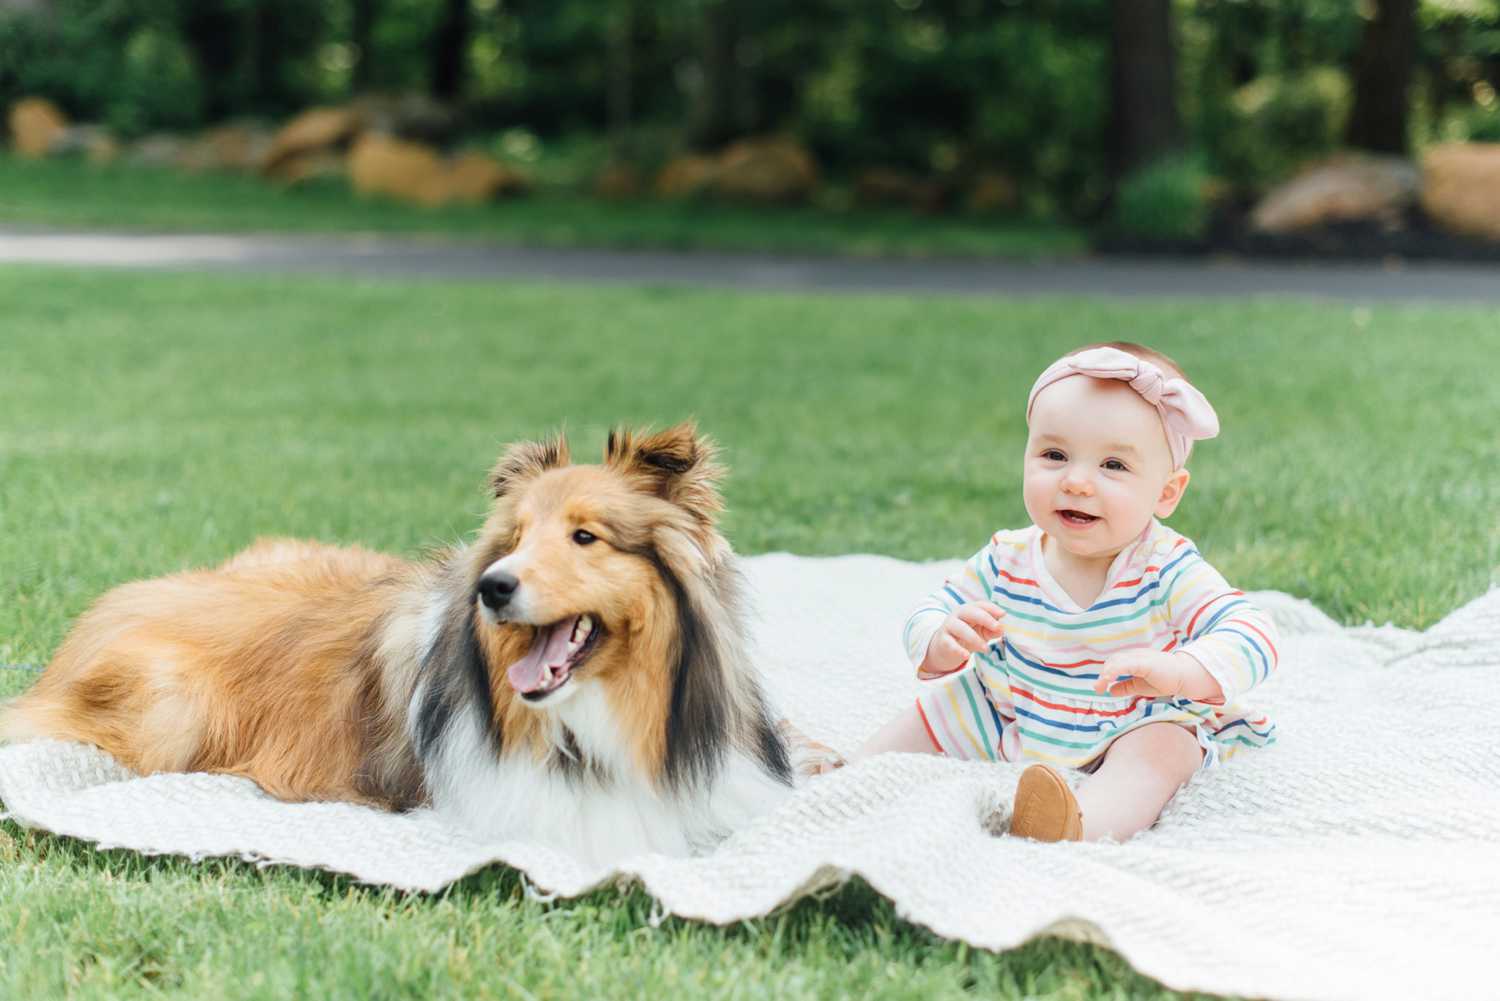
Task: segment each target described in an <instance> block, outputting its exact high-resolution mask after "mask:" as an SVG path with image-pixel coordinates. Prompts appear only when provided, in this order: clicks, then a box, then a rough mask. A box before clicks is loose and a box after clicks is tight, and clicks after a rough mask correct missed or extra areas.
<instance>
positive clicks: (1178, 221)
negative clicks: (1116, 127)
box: [1114, 155, 1209, 240]
mask: <svg viewBox="0 0 1500 1001" xmlns="http://www.w3.org/2000/svg"><path fill="white" fill-rule="evenodd" d="M1208 187H1209V177H1208V172H1207V171H1206V170H1205V169H1204V166H1203V158H1202V157H1200V156H1191V155H1178V156H1169V157H1165V158H1163V159H1161V160H1157V161H1156V162H1154V163H1151V164H1148V165H1147V166H1145V167H1142V168H1140V169H1139V170H1137V171H1136V172H1135V173H1133V174H1131V175H1130V176H1129V177H1127V178H1126V179H1125V180H1124V181H1123V182H1121V184H1120V187H1119V190H1118V191H1117V192H1116V193H1115V220H1114V221H1115V228H1116V230H1117V231H1119V232H1120V233H1124V234H1128V235H1130V236H1141V237H1147V238H1149V239H1157V240H1192V239H1197V238H1198V237H1201V236H1202V235H1203V232H1204V230H1205V229H1206V228H1207V225H1208Z"/></svg>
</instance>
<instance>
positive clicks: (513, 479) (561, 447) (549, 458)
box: [490, 431, 569, 497]
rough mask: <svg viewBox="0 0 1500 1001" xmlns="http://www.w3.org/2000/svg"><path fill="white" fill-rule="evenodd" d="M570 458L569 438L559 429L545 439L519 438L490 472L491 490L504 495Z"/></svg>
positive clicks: (566, 462) (563, 464)
mask: <svg viewBox="0 0 1500 1001" xmlns="http://www.w3.org/2000/svg"><path fill="white" fill-rule="evenodd" d="M568 461H569V456H568V439H567V436H565V435H564V434H563V433H562V432H560V431H559V432H558V433H557V434H556V435H554V436H553V437H551V438H545V439H543V440H542V441H518V442H516V443H515V444H514V445H512V446H511V447H510V448H508V449H506V450H505V454H504V455H502V456H500V461H499V462H497V463H495V468H494V469H493V470H492V471H491V472H490V490H491V491H493V492H494V495H495V496H496V497H503V496H505V494H507V493H508V492H510V491H511V490H514V489H515V488H516V487H518V486H520V485H521V484H522V483H525V482H526V481H527V480H530V479H534V478H535V477H537V476H540V475H541V474H542V473H544V472H546V471H547V470H549V469H555V468H557V467H558V466H566V465H567V464H568Z"/></svg>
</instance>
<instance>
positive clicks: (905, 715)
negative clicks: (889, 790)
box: [849, 702, 943, 761]
mask: <svg viewBox="0 0 1500 1001" xmlns="http://www.w3.org/2000/svg"><path fill="white" fill-rule="evenodd" d="M887 751H905V752H906V753H908V754H941V753H943V752H942V751H941V750H939V749H938V747H937V745H935V744H934V743H933V742H932V738H931V737H930V736H928V734H927V724H926V723H924V722H922V714H921V713H920V712H918V711H917V705H916V703H915V702H914V703H912V704H911V705H909V706H907V707H906V708H905V709H903V710H901V712H899V713H897V714H896V716H895V717H894V718H893V719H892V720H891V721H890V722H889V723H887V724H886V725H885V726H883V727H881V728H880V729H879V730H876V731H875V735H874V736H872V737H871V738H870V739H869V740H867V741H865V742H864V745H863V746H861V747H860V749H859V750H857V751H855V752H854V755H853V756H852V757H851V758H850V759H849V760H850V761H863V760H865V759H866V758H871V757H874V756H875V755H877V754H884V753H885V752H887Z"/></svg>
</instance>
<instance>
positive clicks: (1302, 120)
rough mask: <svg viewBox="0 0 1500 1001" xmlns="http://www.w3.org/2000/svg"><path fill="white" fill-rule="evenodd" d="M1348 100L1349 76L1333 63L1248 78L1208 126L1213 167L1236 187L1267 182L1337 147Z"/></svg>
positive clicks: (1262, 185) (1253, 186)
mask: <svg viewBox="0 0 1500 1001" xmlns="http://www.w3.org/2000/svg"><path fill="white" fill-rule="evenodd" d="M1349 101H1350V95H1349V82H1348V80H1347V79H1346V78H1345V77H1344V75H1343V74H1342V73H1340V72H1339V71H1338V70H1334V69H1328V68H1323V69H1317V70H1311V71H1309V72H1306V73H1301V74H1298V75H1295V76H1265V77H1261V78H1260V79H1258V80H1253V81H1251V82H1250V83H1247V84H1246V85H1245V86H1243V87H1241V88H1240V89H1239V90H1238V91H1236V92H1235V94H1234V97H1233V98H1232V99H1231V101H1230V102H1229V105H1228V107H1227V108H1225V109H1224V110H1223V112H1222V117H1221V119H1220V120H1218V121H1216V122H1214V123H1212V126H1211V127H1210V128H1208V129H1207V130H1206V133H1207V134H1206V137H1205V138H1206V139H1207V143H1208V151H1209V159H1210V161H1211V162H1212V164H1213V167H1214V169H1215V172H1216V173H1217V174H1219V175H1220V176H1221V177H1223V178H1224V179H1225V180H1226V181H1228V182H1229V183H1230V184H1231V185H1233V186H1235V187H1236V188H1241V189H1247V190H1251V191H1259V190H1262V189H1264V188H1266V187H1269V186H1270V185H1272V184H1274V183H1275V182H1276V181H1279V180H1281V179H1282V178H1284V177H1287V176H1288V175H1290V174H1292V173H1293V172H1294V171H1295V170H1296V169H1297V168H1298V167H1299V166H1300V165H1301V164H1303V163H1304V162H1306V161H1307V160H1311V159H1315V158H1317V157H1320V156H1326V155H1327V154H1329V153H1331V152H1333V151H1334V150H1336V149H1338V148H1339V145H1340V141H1341V139H1342V136H1343V130H1344V121H1345V119H1346V118H1347V117H1348V114H1349Z"/></svg>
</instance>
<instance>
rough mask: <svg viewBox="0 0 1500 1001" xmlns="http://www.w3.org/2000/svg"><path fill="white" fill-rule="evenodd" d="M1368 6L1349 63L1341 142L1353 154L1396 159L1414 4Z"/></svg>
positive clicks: (1392, 0)
mask: <svg viewBox="0 0 1500 1001" xmlns="http://www.w3.org/2000/svg"><path fill="white" fill-rule="evenodd" d="M1374 6H1375V16H1374V17H1373V18H1371V19H1370V20H1368V21H1366V22H1365V30H1364V34H1363V35H1362V36H1361V38H1360V42H1359V54H1358V55H1357V56H1355V59H1354V109H1353V110H1352V111H1350V113H1349V132H1348V135H1347V136H1346V137H1345V138H1346V139H1347V141H1348V143H1349V145H1350V146H1353V147H1354V148H1355V149H1365V150H1370V151H1371V152H1375V153H1394V154H1397V155H1402V154H1405V153H1406V120H1407V90H1408V89H1409V88H1410V86H1411V72H1412V65H1413V63H1414V62H1415V60H1416V55H1417V19H1416V9H1417V0H1374Z"/></svg>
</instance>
